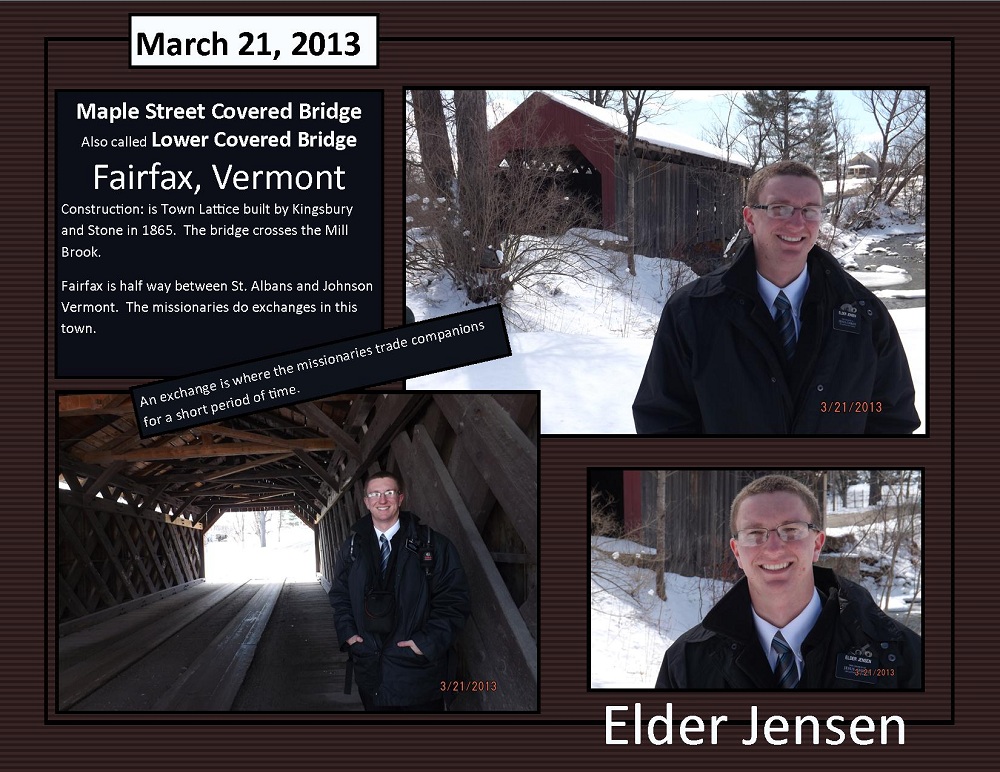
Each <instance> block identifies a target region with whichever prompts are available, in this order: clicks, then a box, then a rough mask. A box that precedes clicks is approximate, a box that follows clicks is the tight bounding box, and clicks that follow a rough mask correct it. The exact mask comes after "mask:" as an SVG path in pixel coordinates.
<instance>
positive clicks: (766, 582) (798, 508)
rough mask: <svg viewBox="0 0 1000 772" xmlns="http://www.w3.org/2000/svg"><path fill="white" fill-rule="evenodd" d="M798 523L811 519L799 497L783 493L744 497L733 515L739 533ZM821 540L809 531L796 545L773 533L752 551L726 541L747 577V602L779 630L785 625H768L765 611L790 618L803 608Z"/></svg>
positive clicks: (823, 536) (768, 614)
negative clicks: (747, 529)
mask: <svg viewBox="0 0 1000 772" xmlns="http://www.w3.org/2000/svg"><path fill="white" fill-rule="evenodd" d="M797 522H803V523H810V522H812V516H811V515H810V514H809V511H808V510H807V509H806V506H805V503H804V502H803V501H802V499H801V498H799V497H798V496H797V495H796V494H794V493H790V492H788V491H776V492H774V493H758V494H754V495H752V496H748V497H747V498H746V499H745V500H744V501H743V503H742V504H740V508H739V512H738V513H737V515H736V527H737V529H739V530H743V529H745V528H768V529H773V528H777V527H778V526H780V525H785V524H787V523H797ZM825 539H826V536H825V535H824V534H823V533H822V532H821V531H820V532H814V531H810V532H809V535H808V536H807V537H806V538H805V539H802V540H801V541H794V542H784V541H782V540H781V539H780V538H779V537H778V534H777V533H775V532H773V531H772V532H771V533H769V534H768V538H767V541H766V542H764V543H763V544H761V545H760V546H757V547H741V546H740V545H739V544H737V542H736V539H732V540H731V541H730V546H731V547H732V550H733V554H734V555H735V556H736V562H737V563H739V566H740V568H742V569H743V572H744V573H745V574H746V575H747V582H748V583H749V585H750V598H751V600H752V601H753V604H754V609H755V610H756V611H757V613H758V614H760V615H761V616H763V617H764V618H765V619H767V620H768V621H769V622H772V624H775V625H776V626H778V627H783V626H784V624H785V622H782V623H781V624H778V623H777V622H773V621H772V619H771V618H770V617H771V616H772V614H770V613H768V611H767V610H774V611H775V612H776V613H777V617H785V616H786V615H785V614H783V613H782V612H783V611H784V610H786V609H787V610H791V612H792V613H791V617H794V616H795V614H797V613H798V612H799V611H801V610H802V609H803V608H805V606H806V604H807V603H808V602H809V599H810V598H811V597H812V593H813V586H814V582H813V570H812V567H813V563H814V562H815V561H816V560H817V559H819V554H820V551H821V550H822V549H823V542H824V541H825ZM762 612H763V613H762ZM791 617H788V618H791Z"/></svg>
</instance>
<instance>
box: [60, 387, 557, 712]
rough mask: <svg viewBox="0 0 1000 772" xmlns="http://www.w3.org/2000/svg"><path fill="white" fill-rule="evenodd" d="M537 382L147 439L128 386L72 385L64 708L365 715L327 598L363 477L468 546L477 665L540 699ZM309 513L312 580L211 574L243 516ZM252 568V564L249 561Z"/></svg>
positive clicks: (474, 670)
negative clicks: (391, 483) (396, 479)
mask: <svg viewBox="0 0 1000 772" xmlns="http://www.w3.org/2000/svg"><path fill="white" fill-rule="evenodd" d="M537 441H538V396H537V394H533V393H529V394H523V393H517V394H428V393H405V392H390V393H374V392H365V393H361V394H349V395H338V396H334V397H330V398H327V399H323V400H316V401H313V402H307V403H302V404H298V405H294V406H288V407H283V408H277V409H274V410H270V411H264V412H260V413H256V414H253V415H248V416H243V417H240V418H236V419H231V420H227V421H223V422H218V423H213V424H209V425H206V426H201V427H196V428H190V429H185V430H182V431H178V432H174V433H168V434H163V435H159V436H157V437H153V438H147V439H143V438H140V437H139V434H138V431H137V430H136V426H135V417H134V413H133V411H132V406H131V401H130V398H129V395H128V394H126V393H104V394H64V395H61V396H60V398H59V413H58V426H57V447H58V459H57V464H58V481H59V487H58V493H57V506H56V513H55V520H56V524H57V526H56V529H55V530H56V541H55V545H54V550H53V552H52V557H53V558H54V559H53V560H51V561H50V566H53V567H54V581H53V582H52V583H51V584H52V585H54V590H55V592H54V593H52V589H51V588H50V595H51V596H52V598H53V602H52V603H51V604H50V606H51V607H52V608H54V609H55V614H56V617H57V619H56V625H55V627H56V628H57V630H58V638H57V640H56V641H55V653H56V659H57V678H56V692H57V694H56V699H55V704H56V706H57V710H58V711H88V712H143V711H154V712H175V711H181V712H208V711H211V712H214V711H263V712H299V711H343V710H358V709H360V704H359V702H358V700H357V696H356V689H352V690H351V694H345V693H344V688H343V687H344V657H343V655H342V654H340V652H339V644H338V643H337V641H336V635H335V632H334V629H333V618H332V611H331V609H330V607H329V605H328V603H327V600H326V591H327V590H328V589H329V581H330V577H331V576H332V573H333V568H334V562H335V554H336V550H337V547H338V546H339V545H340V543H341V542H342V540H343V539H344V538H345V536H346V534H347V532H348V529H349V528H350V526H351V525H352V524H353V523H354V522H355V521H356V520H357V519H359V518H360V517H361V516H362V515H363V514H364V511H365V510H364V507H363V504H362V502H361V498H360V492H361V486H362V481H363V479H364V477H365V476H366V475H367V474H369V473H370V472H372V471H376V470H383V469H387V470H389V471H392V472H394V473H397V474H400V475H402V477H403V479H404V480H406V481H408V482H407V483H406V484H407V488H408V494H409V500H408V502H407V503H408V508H410V509H413V510H414V511H415V512H417V513H418V514H419V515H420V516H421V518H422V519H424V520H425V521H427V522H429V523H430V524H431V525H432V526H433V527H434V528H436V529H438V530H440V531H441V532H443V533H445V534H446V535H447V536H448V537H449V538H451V539H452V541H454V542H455V544H456V546H457V547H458V549H459V552H460V554H461V557H462V561H463V565H465V567H466V572H467V574H468V575H469V579H470V587H471V590H472V593H473V608H474V611H473V616H472V618H471V619H470V622H469V624H468V626H467V628H466V630H465V632H464V633H463V636H462V639H461V641H460V643H459V646H458V650H459V660H460V662H461V667H462V673H463V677H464V678H467V679H475V678H477V677H478V678H482V679H489V680H498V677H497V676H498V668H497V665H496V663H498V662H502V663H504V664H503V668H502V669H501V670H502V671H503V674H504V679H505V680H507V681H509V683H507V684H506V685H507V686H508V688H507V689H506V690H504V689H502V688H499V689H497V691H496V692H493V693H489V694H477V695H471V694H470V695H464V696H462V697H461V698H460V699H459V700H458V701H456V703H455V705H454V706H453V707H454V709H458V710H534V709H535V708H536V699H537V665H536V661H537V645H536V642H535V636H536V632H535V631H536V628H537V620H536V618H535V614H536V608H537V588H536V576H537ZM264 510H286V511H290V512H293V513H294V514H295V515H296V516H297V517H298V518H299V519H300V520H301V521H302V522H303V523H305V524H306V525H307V526H308V527H309V528H310V529H311V530H312V532H313V534H314V539H313V541H314V563H315V580H314V581H305V582H303V581H292V580H288V581H284V582H282V581H281V580H271V581H264V580H261V579H258V578H250V579H248V580H245V581H236V582H232V583H229V584H222V583H210V582H206V581H205V576H206V571H205V569H206V565H205V558H206V551H205V537H206V535H207V534H208V533H209V532H210V531H211V529H212V527H213V526H214V525H216V524H217V523H218V522H219V520H220V518H221V517H222V516H223V515H224V514H225V513H227V512H233V511H243V512H251V513H255V512H260V511H264ZM251 574H252V572H251Z"/></svg>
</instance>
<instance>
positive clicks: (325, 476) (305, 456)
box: [295, 450, 337, 489]
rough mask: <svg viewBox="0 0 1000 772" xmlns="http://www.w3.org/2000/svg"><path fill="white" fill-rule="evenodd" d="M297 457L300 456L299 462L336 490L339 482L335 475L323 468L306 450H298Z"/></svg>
mask: <svg viewBox="0 0 1000 772" xmlns="http://www.w3.org/2000/svg"><path fill="white" fill-rule="evenodd" d="M295 455H296V456H298V459H299V461H301V462H302V463H303V464H305V465H306V466H307V467H309V468H310V469H312V471H313V472H315V473H316V476H317V477H319V479H321V480H323V481H324V482H325V483H327V484H328V485H329V486H330V487H331V488H334V489H336V487H337V480H336V478H335V477H333V475H331V474H330V473H329V472H327V471H326V467H325V466H323V465H322V464H321V463H320V462H319V461H317V460H316V459H315V458H313V457H312V455H310V454H309V453H307V452H306V451H304V450H296V451H295Z"/></svg>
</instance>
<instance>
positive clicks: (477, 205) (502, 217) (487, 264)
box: [406, 92, 603, 303]
mask: <svg viewBox="0 0 1000 772" xmlns="http://www.w3.org/2000/svg"><path fill="white" fill-rule="evenodd" d="M478 93H479V94H482V95H483V96H485V94H484V92H478ZM467 96H468V97H469V98H468V99H467ZM484 108H485V105H484V103H482V102H481V101H480V98H479V96H475V97H472V96H471V95H464V94H463V92H456V110H455V120H454V125H455V136H456V142H455V144H456V147H458V148H459V179H460V181H459V185H458V188H459V195H458V199H457V201H456V202H455V206H454V207H452V206H450V205H448V204H443V205H442V204H441V202H438V201H436V200H434V199H433V198H431V196H430V191H429V190H427V188H426V186H425V185H423V183H422V182H421V180H420V179H419V178H418V177H417V176H415V175H414V176H411V175H408V178H407V184H408V186H409V187H408V191H407V192H408V193H409V194H410V195H408V198H407V200H408V204H407V219H408V221H409V227H408V231H407V243H406V247H407V271H408V273H409V275H410V279H411V281H417V280H420V279H421V277H426V276H433V275H435V274H440V273H446V274H447V275H449V276H450V277H451V278H452V280H453V281H454V282H455V283H456V285H458V286H461V287H463V288H464V289H465V291H466V294H467V296H468V297H469V298H470V299H472V300H474V301H477V302H478V301H486V300H498V301H500V302H501V303H502V302H503V301H504V299H505V298H506V296H507V294H508V293H509V292H510V290H511V289H512V288H513V287H514V286H520V287H522V288H523V289H525V290H526V291H528V292H536V291H537V292H539V293H546V292H552V291H553V289H552V285H551V282H552V280H553V279H557V278H560V277H563V276H566V277H573V278H574V279H576V280H584V281H585V280H586V277H587V276H588V275H591V274H592V273H593V272H594V271H596V270H598V269H600V268H603V266H598V265H597V264H596V262H595V261H594V259H593V258H592V257H591V249H590V244H589V243H587V242H586V241H585V240H584V239H582V238H580V237H576V236H573V235H567V232H568V231H570V230H571V229H572V228H574V227H577V226H592V225H596V215H595V213H594V211H593V210H592V209H591V208H590V207H589V205H588V203H587V202H586V201H585V200H583V199H582V198H581V197H580V196H577V195H572V194H571V192H570V191H569V190H567V188H566V185H567V183H568V181H569V180H570V179H571V177H572V172H573V171H577V170H575V167H574V165H573V162H572V160H571V159H569V158H567V156H566V155H565V154H564V153H563V152H562V150H561V149H560V148H559V146H558V143H554V144H553V146H551V147H536V145H537V144H538V143H537V134H538V126H537V116H532V115H530V114H528V113H525V114H524V115H523V116H522V117H521V119H520V120H519V122H518V123H516V124H515V125H514V126H513V128H511V127H508V130H509V131H511V132H517V133H518V136H517V138H516V139H517V141H515V142H513V143H512V144H513V145H514V146H516V147H517V148H519V150H515V151H511V152H510V153H508V155H507V156H506V157H504V158H503V159H497V158H490V156H489V152H490V151H489V146H488V144H487V143H486V140H487V135H486V134H485V122H484V115H485V113H484ZM521 149H523V150H521Z"/></svg>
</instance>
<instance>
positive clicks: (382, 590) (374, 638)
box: [330, 472, 470, 712]
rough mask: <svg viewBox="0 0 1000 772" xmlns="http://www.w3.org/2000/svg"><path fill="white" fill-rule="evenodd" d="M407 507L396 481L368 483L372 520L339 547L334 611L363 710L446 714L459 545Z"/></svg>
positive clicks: (461, 616) (458, 603)
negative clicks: (421, 520) (424, 523)
mask: <svg viewBox="0 0 1000 772" xmlns="http://www.w3.org/2000/svg"><path fill="white" fill-rule="evenodd" d="M404 498H405V495H404V493H403V483H402V480H401V479H400V478H399V476H398V475H395V474H390V473H388V472H378V473H376V474H373V475H372V476H371V477H369V479H368V481H367V483H366V484H365V499H364V501H365V506H366V507H367V509H368V512H369V516H367V517H363V518H362V519H361V520H359V521H358V522H357V523H355V524H354V525H353V526H352V529H351V535H350V536H349V537H348V538H347V539H346V540H345V541H344V543H343V544H342V545H341V547H340V550H339V554H338V559H337V565H336V570H335V576H334V581H333V587H332V589H331V590H330V605H331V606H333V611H334V623H335V625H336V629H337V638H338V640H339V641H340V642H341V650H343V651H347V652H349V656H350V663H349V665H348V667H349V668H351V667H353V673H354V678H355V680H356V681H357V684H358V692H359V694H360V695H361V700H362V703H363V704H364V707H365V710H367V711H379V712H440V711H443V710H444V709H445V699H444V697H445V695H446V694H447V693H448V692H447V690H448V682H449V681H450V680H451V678H450V673H449V667H448V664H449V653H450V652H451V650H452V645H453V644H454V642H455V640H456V638H457V637H458V634H459V633H460V632H461V630H462V628H463V626H464V625H465V621H466V619H467V618H468V616H469V610H470V606H469V588H468V584H467V581H466V577H465V572H464V570H463V569H462V564H461V561H460V560H459V557H458V553H457V551H456V550H455V548H454V546H453V545H452V543H451V542H450V541H449V540H448V539H447V538H445V537H444V536H442V535H441V534H439V533H438V532H437V531H434V530H432V529H431V528H430V527H429V526H426V525H423V524H422V523H421V522H420V520H419V518H418V517H417V516H416V515H415V514H413V513H412V512H409V511H406V510H403V509H401V507H402V504H403V501H404ZM348 672H350V670H349V671H348ZM348 677H349V678H350V676H348Z"/></svg>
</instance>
